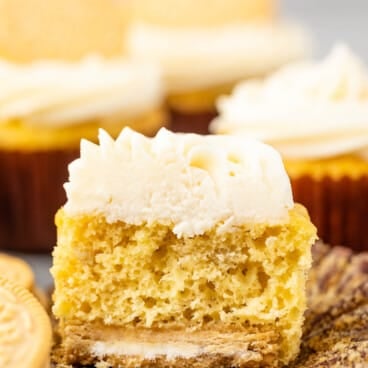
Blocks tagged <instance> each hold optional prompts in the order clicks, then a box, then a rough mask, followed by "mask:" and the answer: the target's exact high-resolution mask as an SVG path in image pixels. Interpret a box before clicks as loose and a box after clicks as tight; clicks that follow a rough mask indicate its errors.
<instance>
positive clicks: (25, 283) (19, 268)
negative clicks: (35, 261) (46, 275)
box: [0, 253, 34, 290]
mask: <svg viewBox="0 0 368 368" xmlns="http://www.w3.org/2000/svg"><path fill="white" fill-rule="evenodd" d="M0 275H1V276H2V277H4V278H5V279H8V280H11V281H13V282H15V283H17V284H18V285H20V286H22V287H24V288H25V289H27V290H32V289H33V287H34V275H33V272H32V269H31V267H30V266H29V265H28V264H27V263H26V262H24V261H23V260H21V259H20V258H17V257H12V256H10V255H7V254H5V253H0Z"/></svg>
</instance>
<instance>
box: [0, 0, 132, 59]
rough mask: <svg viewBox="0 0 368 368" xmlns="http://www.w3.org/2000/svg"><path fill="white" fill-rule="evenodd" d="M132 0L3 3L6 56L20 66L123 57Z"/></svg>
mask: <svg viewBox="0 0 368 368" xmlns="http://www.w3.org/2000/svg"><path fill="white" fill-rule="evenodd" d="M128 4H129V2H128V1H126V0H52V1H44V0H27V1H24V0H1V1H0V55H1V57H2V58H6V59H9V60H12V61H15V62H23V63H27V62H32V61H34V60H39V59H62V60H78V59H81V58H83V57H85V56H86V55H88V54H91V53H96V54H99V55H103V56H105V57H118V56H120V55H121V53H122V52H123V49H124V42H123V38H124V36H123V35H124V32H125V28H126V24H127V21H128V15H129V11H128V10H129V9H128Z"/></svg>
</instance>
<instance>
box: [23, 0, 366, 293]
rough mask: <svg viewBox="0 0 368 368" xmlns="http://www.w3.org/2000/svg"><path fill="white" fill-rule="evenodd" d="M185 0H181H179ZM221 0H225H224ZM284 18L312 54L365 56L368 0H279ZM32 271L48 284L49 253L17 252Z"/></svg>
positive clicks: (45, 284) (38, 278)
mask: <svg viewBox="0 0 368 368" xmlns="http://www.w3.org/2000/svg"><path fill="white" fill-rule="evenodd" d="M183 1H185V0H183ZM224 1H225V0H224ZM280 2H281V7H282V11H283V13H284V14H285V16H286V17H287V18H291V19H296V20H299V21H301V22H302V23H303V24H304V25H305V26H307V28H308V29H309V30H310V31H311V32H312V35H313V37H314V46H315V47H314V55H315V56H317V57H321V56H324V55H326V53H327V52H328V51H329V50H330V48H331V46H332V45H333V44H334V43H335V42H337V41H343V42H346V43H347V44H349V45H350V46H351V47H352V49H353V50H354V51H355V52H357V53H358V55H360V56H361V57H363V58H364V59H365V60H368V41H367V35H368V0H281V1H280ZM21 256H23V257H24V258H25V259H26V261H28V262H29V263H30V264H31V265H32V267H33V268H34V270H35V271H36V278H37V282H38V283H39V284H40V285H41V286H43V287H47V286H49V285H50V284H51V277H50V275H49V272H48V269H49V267H50V265H51V257H50V256H34V255H33V256H32V255H21Z"/></svg>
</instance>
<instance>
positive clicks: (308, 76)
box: [210, 45, 368, 159]
mask: <svg viewBox="0 0 368 368" xmlns="http://www.w3.org/2000/svg"><path fill="white" fill-rule="evenodd" d="M218 110H219V117H218V118H216V119H215V120H214V121H213V122H212V124H211V127H210V129H211V131H212V132H215V133H231V134H238V133H240V134H244V135H247V136H251V137H255V138H257V139H260V140H263V141H265V142H267V143H269V144H271V145H273V146H274V147H275V148H277V149H278V150H279V151H280V152H281V154H282V155H283V156H284V157H285V158H287V159H300V158H302V159H316V158H325V157H331V156H336V155H342V154H350V153H357V154H362V157H363V156H364V154H363V153H364V151H365V149H367V148H368V73H367V70H366V68H365V66H364V65H363V64H362V63H361V61H360V60H359V59H358V58H357V57H356V56H354V55H353V54H352V53H351V52H350V51H349V49H348V48H347V47H345V46H342V45H339V46H336V47H335V48H334V49H333V51H332V52H331V54H330V55H329V56H328V57H327V58H326V59H325V60H324V61H322V62H321V63H316V62H308V63H306V62H305V63H298V64H295V65H291V66H287V67H285V68H283V69H282V70H280V71H279V72H277V73H275V74H274V75H273V76H271V77H270V78H268V79H266V80H265V81H263V82H259V81H258V82H256V81H254V82H243V83H242V84H240V85H238V86H237V87H236V88H235V90H234V92H233V94H232V95H231V96H229V97H221V98H220V99H219V101H218ZM365 152H366V151H365Z"/></svg>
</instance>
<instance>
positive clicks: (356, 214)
mask: <svg viewBox="0 0 368 368" xmlns="http://www.w3.org/2000/svg"><path fill="white" fill-rule="evenodd" d="M291 184H292V188H293V194H294V201H295V202H299V203H302V204H304V206H306V207H307V209H308V211H309V214H310V216H311V219H312V222H313V223H314V224H315V225H316V227H317V229H318V235H319V237H320V238H321V239H323V241H325V242H326V243H329V244H332V245H345V246H349V247H350V248H352V249H353V250H355V251H368V176H362V177H360V178H358V179H353V178H349V177H347V176H344V177H342V178H341V179H339V180H334V179H332V178H330V177H324V178H322V179H320V180H316V179H313V178H312V177H310V176H301V177H299V178H291Z"/></svg>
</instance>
